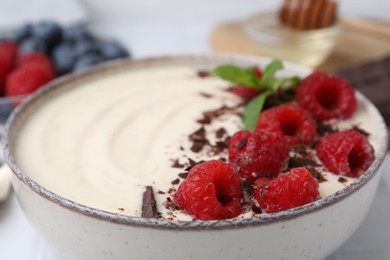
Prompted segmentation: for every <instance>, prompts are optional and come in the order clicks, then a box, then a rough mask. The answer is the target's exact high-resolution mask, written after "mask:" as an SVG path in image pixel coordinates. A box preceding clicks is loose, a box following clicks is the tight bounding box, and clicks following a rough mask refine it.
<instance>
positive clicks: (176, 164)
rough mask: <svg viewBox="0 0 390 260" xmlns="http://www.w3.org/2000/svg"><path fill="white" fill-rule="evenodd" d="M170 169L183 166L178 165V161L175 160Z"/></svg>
mask: <svg viewBox="0 0 390 260" xmlns="http://www.w3.org/2000/svg"><path fill="white" fill-rule="evenodd" d="M171 167H172V168H183V167H184V165H183V164H180V163H179V159H176V160H173V162H172V165H171Z"/></svg>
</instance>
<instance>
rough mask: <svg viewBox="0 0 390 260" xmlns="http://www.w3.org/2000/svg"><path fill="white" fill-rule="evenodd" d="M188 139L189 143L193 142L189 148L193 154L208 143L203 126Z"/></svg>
mask: <svg viewBox="0 0 390 260" xmlns="http://www.w3.org/2000/svg"><path fill="white" fill-rule="evenodd" d="M188 138H189V139H190V141H192V142H193V144H192V146H191V151H193V152H194V153H198V152H200V151H201V150H202V149H203V147H204V146H205V145H206V144H208V143H209V141H208V140H207V138H206V130H205V129H204V127H203V126H202V127H201V128H199V129H198V130H196V131H195V132H193V133H192V134H190V135H189V136H188Z"/></svg>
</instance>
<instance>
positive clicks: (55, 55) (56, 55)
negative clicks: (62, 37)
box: [51, 42, 77, 76]
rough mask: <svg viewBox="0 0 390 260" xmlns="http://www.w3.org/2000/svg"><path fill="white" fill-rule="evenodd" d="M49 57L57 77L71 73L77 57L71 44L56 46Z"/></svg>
mask: <svg viewBox="0 0 390 260" xmlns="http://www.w3.org/2000/svg"><path fill="white" fill-rule="evenodd" d="M51 55H52V56H51V57H52V60H53V62H54V66H55V69H56V73H57V75H59V76H60V75H63V74H66V73H69V72H71V71H72V68H73V64H74V63H75V61H76V57H77V56H76V52H75V51H74V48H73V45H72V44H71V43H69V42H63V43H61V44H58V45H57V46H56V47H55V48H54V49H53V51H52V53H51Z"/></svg>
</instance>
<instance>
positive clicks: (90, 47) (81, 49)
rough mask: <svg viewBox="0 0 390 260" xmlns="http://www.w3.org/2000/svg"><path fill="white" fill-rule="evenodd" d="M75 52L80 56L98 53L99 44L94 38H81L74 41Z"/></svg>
mask: <svg viewBox="0 0 390 260" xmlns="http://www.w3.org/2000/svg"><path fill="white" fill-rule="evenodd" d="M74 48H75V52H76V55H77V56H82V55H84V54H88V53H96V54H100V50H99V45H98V43H97V42H96V41H95V40H90V39H82V40H78V41H77V42H76V43H75V46H74Z"/></svg>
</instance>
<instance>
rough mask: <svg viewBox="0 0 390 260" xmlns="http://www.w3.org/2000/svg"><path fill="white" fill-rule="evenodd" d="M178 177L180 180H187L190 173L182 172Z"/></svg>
mask: <svg viewBox="0 0 390 260" xmlns="http://www.w3.org/2000/svg"><path fill="white" fill-rule="evenodd" d="M178 176H179V177H180V178H182V179H185V178H187V176H188V172H181V173H179V174H178Z"/></svg>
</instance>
